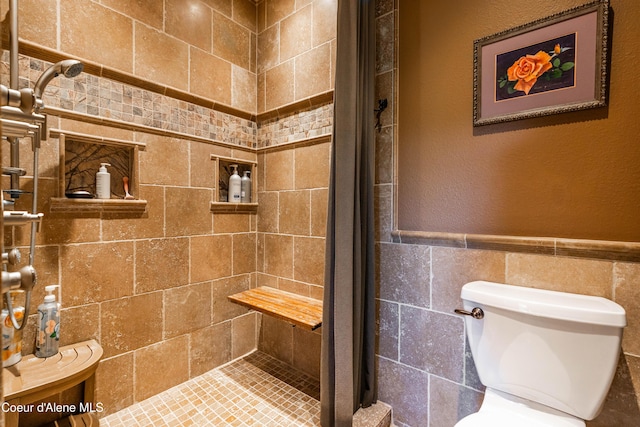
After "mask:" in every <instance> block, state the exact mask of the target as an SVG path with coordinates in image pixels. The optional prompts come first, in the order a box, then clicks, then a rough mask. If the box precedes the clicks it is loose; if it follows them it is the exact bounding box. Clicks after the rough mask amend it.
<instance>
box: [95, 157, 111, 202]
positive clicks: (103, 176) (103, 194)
mask: <svg viewBox="0 0 640 427" xmlns="http://www.w3.org/2000/svg"><path fill="white" fill-rule="evenodd" d="M107 166H111V165H110V164H109V163H100V169H99V170H98V173H96V197H97V198H98V199H110V198H111V174H110V173H109V172H107Z"/></svg>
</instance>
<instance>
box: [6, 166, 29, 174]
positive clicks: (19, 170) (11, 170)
mask: <svg viewBox="0 0 640 427" xmlns="http://www.w3.org/2000/svg"><path fill="white" fill-rule="evenodd" d="M26 174H27V170H26V169H25V168H12V167H8V166H3V167H2V175H18V176H25V175H26Z"/></svg>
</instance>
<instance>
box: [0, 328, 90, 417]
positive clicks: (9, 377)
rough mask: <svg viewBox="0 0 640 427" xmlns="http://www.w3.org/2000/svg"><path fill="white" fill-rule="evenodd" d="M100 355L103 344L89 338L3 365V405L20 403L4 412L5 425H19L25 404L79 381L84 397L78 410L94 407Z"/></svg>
mask: <svg viewBox="0 0 640 427" xmlns="http://www.w3.org/2000/svg"><path fill="white" fill-rule="evenodd" d="M101 358H102V347H101V346H100V344H98V343H97V342H96V341H95V340H89V341H84V342H80V343H77V344H72V345H67V346H64V347H61V348H60V352H59V353H58V354H56V355H55V356H51V357H47V358H38V357H35V355H33V354H30V355H28V356H25V357H23V358H22V360H21V361H20V362H19V363H17V364H16V365H13V366H10V367H8V368H4V370H3V373H2V384H3V388H4V400H5V404H4V405H5V408H11V407H12V405H23V406H22V407H19V408H18V410H16V411H11V410H9V411H6V412H5V414H4V415H5V426H6V427H18V420H19V418H20V412H24V411H25V410H29V407H28V406H27V405H30V404H32V403H33V402H36V401H38V400H41V399H44V398H45V397H47V396H51V395H52V394H56V393H59V392H61V391H63V390H66V389H68V388H71V387H74V386H76V385H78V384H80V383H82V382H84V397H83V402H82V404H81V405H80V406H81V407H80V408H79V409H81V410H83V409H90V410H92V409H94V408H95V401H94V399H95V396H94V389H95V372H96V369H97V368H98V362H99V361H100V359H101ZM20 409H24V410H20ZM31 412H32V411H31Z"/></svg>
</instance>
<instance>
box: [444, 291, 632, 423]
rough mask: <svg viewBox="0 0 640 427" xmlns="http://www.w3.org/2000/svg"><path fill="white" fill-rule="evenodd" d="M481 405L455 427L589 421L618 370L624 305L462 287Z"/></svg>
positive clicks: (574, 296)
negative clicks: (481, 388)
mask: <svg viewBox="0 0 640 427" xmlns="http://www.w3.org/2000/svg"><path fill="white" fill-rule="evenodd" d="M461 297H462V300H463V302H464V310H456V313H459V314H465V315H466V316H465V329H466V333H467V338H468V339H469V345H470V347H471V352H472V354H473V360H474V361H475V364H476V368H477V370H478V374H479V376H480V381H482V384H484V385H485V386H486V391H485V396H484V400H483V402H482V406H481V407H480V410H479V411H478V412H476V413H474V414H471V415H469V416H467V417H465V418H463V419H462V420H460V421H459V422H458V423H457V424H456V425H455V427H515V426H518V427H542V426H546V427H565V426H566V427H584V426H585V422H584V420H591V419H593V418H595V417H596V416H597V415H598V413H599V412H600V409H601V408H602V404H603V403H604V399H605V397H606V395H607V393H608V391H609V387H610V386H611V381H612V380H613V375H614V373H615V371H616V366H617V363H618V356H619V352H620V342H621V339H622V329H623V328H624V327H625V326H626V317H625V311H624V309H623V308H622V307H621V306H620V305H618V304H616V303H615V302H613V301H610V300H608V299H606V298H600V297H592V296H586V295H577V294H569V293H564V292H554V291H546V290H540V289H531V288H525V287H520V286H511V285H504V284H499V283H491V282H483V281H477V282H471V283H467V284H466V285H464V287H463V288H462V293H461Z"/></svg>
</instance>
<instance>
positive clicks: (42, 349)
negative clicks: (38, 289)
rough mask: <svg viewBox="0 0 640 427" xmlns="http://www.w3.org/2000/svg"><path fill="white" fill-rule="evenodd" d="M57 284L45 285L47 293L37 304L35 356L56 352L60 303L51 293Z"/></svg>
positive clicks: (58, 337) (47, 355) (58, 336)
mask: <svg viewBox="0 0 640 427" xmlns="http://www.w3.org/2000/svg"><path fill="white" fill-rule="evenodd" d="M57 287H58V285H49V286H45V288H44V290H45V292H46V293H47V295H46V296H45V297H44V302H43V303H42V304H40V305H39V306H38V335H37V336H36V357H51V356H54V355H56V354H57V353H58V343H59V341H60V304H58V303H57V302H56V296H55V295H54V294H53V293H54V292H55V290H56V288H57Z"/></svg>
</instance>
